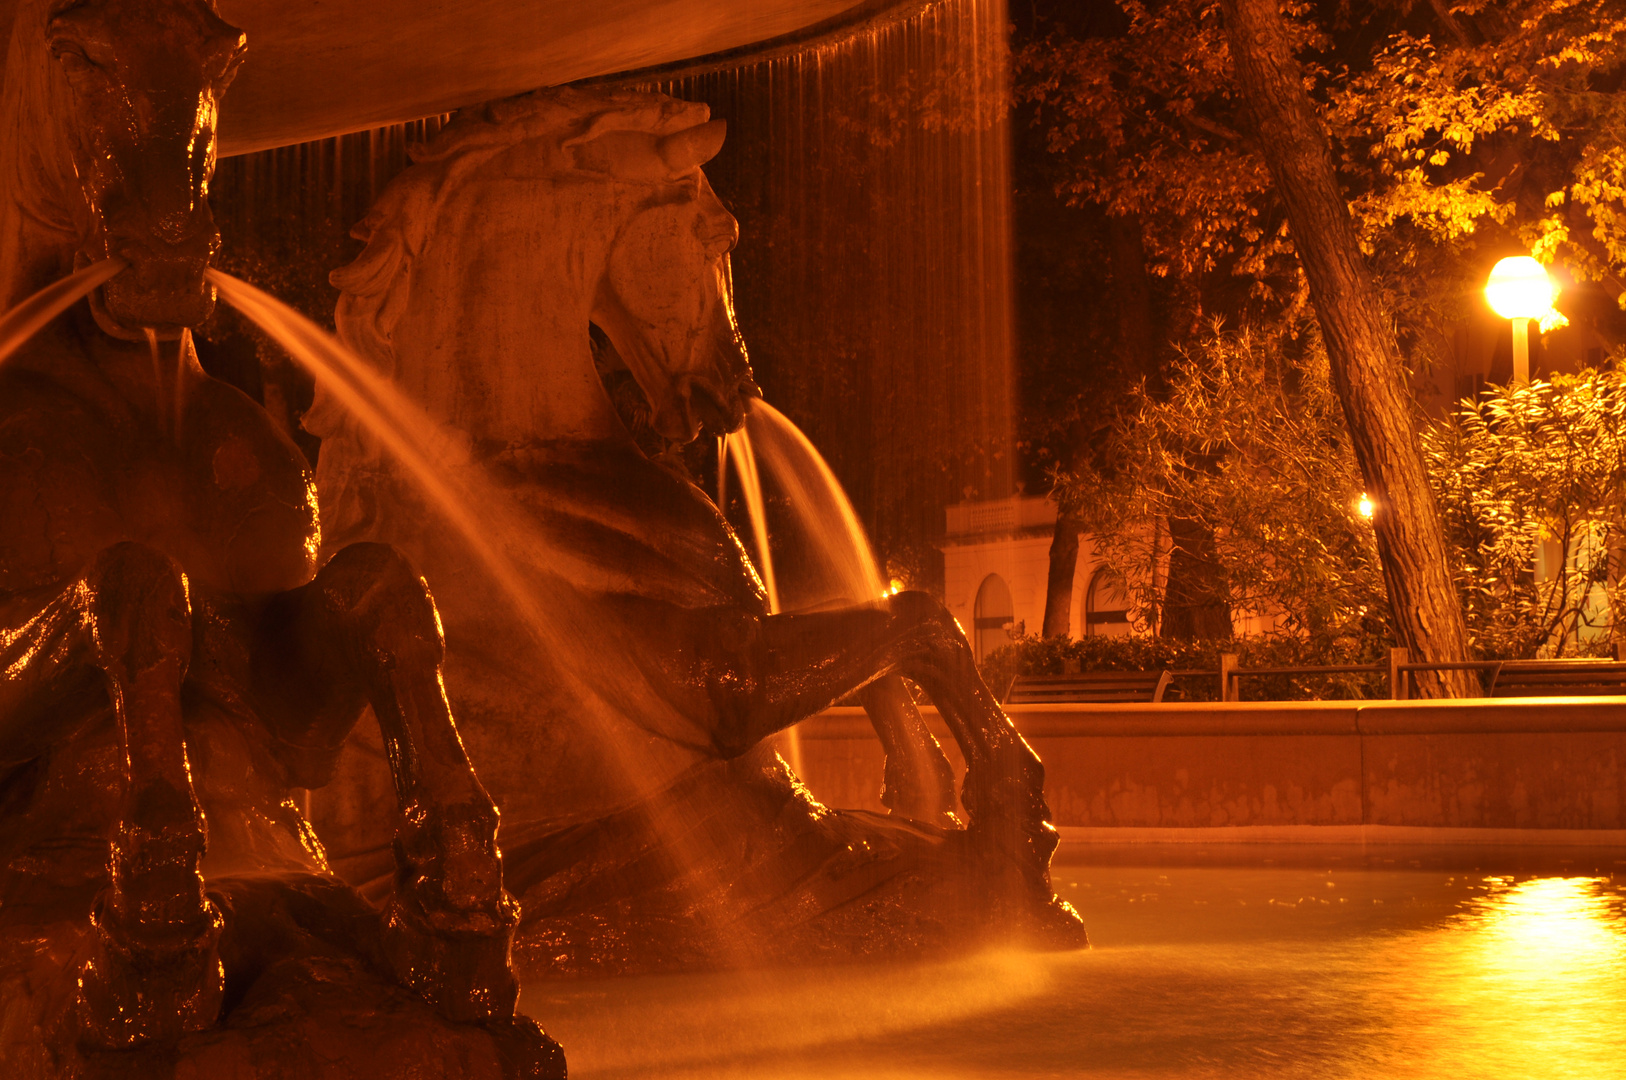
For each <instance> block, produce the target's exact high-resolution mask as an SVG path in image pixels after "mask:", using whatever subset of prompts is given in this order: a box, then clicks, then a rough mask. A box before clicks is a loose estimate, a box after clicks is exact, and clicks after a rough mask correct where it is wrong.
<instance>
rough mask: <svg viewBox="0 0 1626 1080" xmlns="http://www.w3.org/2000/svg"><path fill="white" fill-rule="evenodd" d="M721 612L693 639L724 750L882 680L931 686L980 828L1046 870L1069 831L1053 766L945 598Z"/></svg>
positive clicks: (978, 832) (973, 828) (902, 596)
mask: <svg viewBox="0 0 1626 1080" xmlns="http://www.w3.org/2000/svg"><path fill="white" fill-rule="evenodd" d="M697 614H699V613H697ZM711 619H712V626H711V627H710V628H708V629H699V628H697V630H696V632H695V633H694V634H693V635H692V637H691V640H694V641H696V642H697V651H696V654H695V656H696V660H697V661H698V662H697V664H696V666H695V669H694V670H695V675H696V679H695V681H696V682H699V683H701V684H702V685H703V686H704V687H705V691H706V693H707V695H708V697H709V698H710V699H711V701H712V703H713V705H714V707H715V708H716V710H717V712H718V715H719V717H720V723H719V726H718V728H717V731H716V733H715V735H714V740H715V742H716V744H717V748H718V750H719V751H720V752H721V753H723V754H724V755H725V756H732V755H735V754H740V753H744V752H745V751H746V750H748V749H750V748H751V747H752V746H755V745H756V744H757V743H758V742H760V741H761V740H762V739H764V738H767V737H768V736H769V735H772V734H774V733H775V732H777V731H780V730H782V729H783V728H785V727H788V726H790V725H791V724H794V723H796V722H797V721H798V720H800V719H802V718H804V717H806V716H810V715H812V714H813V713H815V712H817V711H819V710H820V709H823V708H825V707H827V706H829V705H830V704H832V703H833V702H834V701H836V700H837V699H839V698H841V697H843V696H844V695H846V694H849V693H852V692H853V691H854V690H857V689H860V688H863V687H867V686H869V685H870V684H872V683H873V682H874V681H875V680H876V679H878V678H881V677H882V676H885V675H889V674H894V673H895V674H899V675H903V676H905V677H907V678H909V679H912V680H914V681H915V682H916V683H918V684H919V685H920V686H921V687H922V689H924V690H925V691H926V694H927V696H928V697H930V698H931V699H932V702H933V704H935V705H936V706H937V708H938V711H939V713H940V714H941V715H942V717H943V720H944V722H945V723H946V724H947V725H948V727H949V730H950V731H951V732H952V733H953V735H954V739H955V742H956V743H957V744H958V745H959V747H960V750H961V752H962V753H963V754H964V756H965V760H966V777H965V782H964V786H963V788H962V795H961V801H962V802H963V803H964V804H965V808H966V813H967V815H968V817H969V822H968V824H967V829H968V831H969V832H970V833H971V834H973V835H974V836H975V837H977V838H978V839H979V840H981V841H984V842H986V843H988V844H989V845H991V846H992V847H994V848H996V849H998V850H1000V851H1003V852H1004V853H1006V854H1007V855H1010V856H1011V857H1013V858H1015V859H1016V860H1018V861H1019V862H1021V863H1022V864H1024V865H1025V866H1027V867H1029V868H1030V869H1031V870H1033V871H1035V872H1038V873H1040V874H1043V873H1045V872H1046V870H1047V868H1048V866H1049V863H1050V856H1051V855H1052V854H1053V853H1054V851H1055V847H1056V842H1057V833H1056V829H1055V826H1054V825H1052V824H1051V822H1050V810H1049V807H1048V806H1047V805H1046V804H1045V800H1044V767H1043V766H1042V765H1041V764H1040V763H1039V758H1038V756H1037V755H1036V754H1034V753H1033V750H1032V749H1031V748H1030V747H1029V746H1028V744H1027V742H1026V741H1025V740H1024V739H1023V738H1022V736H1021V735H1020V734H1019V733H1018V732H1017V730H1016V728H1015V727H1014V726H1013V725H1012V724H1011V721H1010V718H1009V717H1007V716H1006V715H1005V712H1004V710H1003V709H1001V708H1000V707H999V703H998V702H997V701H995V700H994V696H993V695H992V694H991V693H989V691H988V687H987V686H986V685H985V684H984V683H983V681H982V676H981V675H980V674H979V673H978V671H977V665H976V661H975V659H974V657H973V656H972V653H971V647H970V645H969V644H968V643H967V642H966V640H965V634H964V633H963V632H962V631H961V630H960V628H959V625H958V624H957V623H956V622H955V621H954V618H953V616H951V615H950V614H949V613H948V610H947V609H946V608H944V607H943V605H942V604H940V603H938V602H937V601H936V600H933V599H932V598H931V597H930V596H928V595H926V594H925V593H919V592H905V593H899V594H897V595H895V596H890V597H887V598H885V599H884V600H880V601H877V602H874V603H871V604H865V605H861V606H856V607H852V608H847V609H845V610H840V611H816V612H807V613H801V614H788V615H773V616H769V617H767V618H761V617H757V616H752V615H748V614H745V613H743V612H739V611H737V610H714V611H713V612H712V613H711Z"/></svg>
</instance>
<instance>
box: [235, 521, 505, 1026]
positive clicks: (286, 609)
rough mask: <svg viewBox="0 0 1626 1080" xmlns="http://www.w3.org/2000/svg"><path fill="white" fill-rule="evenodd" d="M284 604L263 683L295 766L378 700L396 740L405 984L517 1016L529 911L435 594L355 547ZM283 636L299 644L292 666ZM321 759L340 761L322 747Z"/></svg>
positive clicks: (391, 553) (469, 1008) (397, 900)
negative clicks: (479, 766)
mask: <svg viewBox="0 0 1626 1080" xmlns="http://www.w3.org/2000/svg"><path fill="white" fill-rule="evenodd" d="M275 607H276V608H277V609H278V610H279V611H280V615H279V616H277V617H274V618H273V619H272V620H271V622H272V623H273V624H274V625H272V626H270V627H268V628H267V629H268V630H269V631H270V632H269V633H267V634H266V635H265V636H266V639H267V642H266V646H267V652H266V655H267V657H268V658H269V659H268V662H267V664H268V666H267V668H266V670H265V671H264V672H262V674H261V676H260V677H259V678H258V679H257V683H258V684H259V685H260V686H261V688H262V692H264V693H265V694H266V696H267V697H272V698H276V699H278V700H277V704H276V705H275V706H274V707H273V708H272V709H270V710H269V714H270V717H271V720H270V722H271V723H272V724H273V725H274V726H275V728H276V733H277V735H278V736H279V737H280V739H281V740H282V741H283V744H284V753H283V756H284V757H286V758H290V759H292V760H295V761H297V760H299V758H300V756H301V755H300V754H299V753H297V752H294V751H295V750H296V749H302V748H309V747H324V748H328V749H330V750H336V749H337V747H338V745H339V744H340V742H341V741H342V740H343V738H344V736H345V734H347V733H348V731H349V729H350V727H351V726H352V725H353V724H354V723H355V720H356V718H357V716H358V714H359V713H360V711H361V707H362V705H364V704H370V705H371V706H372V709H373V713H374V715H375V716H376V717H377V720H378V724H379V729H380V731H381V733H382V735H383V739H384V747H385V752H386V755H387V757H388V760H389V766H390V772H391V775H392V777H393V780H394V783H395V792H396V798H397V803H398V806H399V810H400V818H399V820H398V823H397V830H396V838H395V855H396V865H397V873H396V892H395V896H394V898H393V899H392V900H391V902H390V905H389V908H388V910H387V912H386V914H385V923H384V940H385V949H386V952H387V954H388V959H389V962H390V964H391V966H392V967H393V969H394V972H395V975H396V977H397V978H399V979H400V980H401V981H402V982H403V983H404V984H406V985H407V986H409V987H411V988H412V989H414V990H416V991H417V992H418V993H419V994H420V995H421V996H423V997H424V998H425V999H426V1000H427V1001H429V1003H430V1004H432V1005H434V1006H435V1007H436V1008H437V1009H438V1010H440V1011H441V1012H442V1013H443V1014H445V1015H446V1016H448V1017H449V1018H451V1019H454V1020H461V1021H479V1020H490V1019H504V1018H508V1017H512V1016H513V1013H514V1003H515V1000H516V998H517V996H518V993H519V987H518V983H517V982H516V981H515V979H514V975H513V970H512V968H511V966H510V963H509V950H510V945H511V943H512V941H513V935H514V930H515V928H516V927H517V926H518V923H519V906H518V904H516V903H515V901H514V899H513V898H512V897H511V896H509V894H508V893H507V892H506V891H505V890H504V889H503V882H502V856H501V854H500V853H499V851H498V849H497V808H496V806H495V804H493V802H492V801H491V796H490V795H488V794H487V793H486V790H485V788H484V787H483V786H482V785H481V784H480V781H479V779H478V778H477V777H476V776H475V773H474V768H473V766H472V765H471V764H470V763H469V759H468V755H467V753H466V752H465V751H464V748H463V742H462V739H461V738H459V736H458V734H457V727H456V725H455V723H454V722H453V720H452V715H451V711H450V709H449V707H448V705H447V702H446V693H445V688H444V687H443V685H442V683H441V673H440V665H441V660H442V658H443V656H444V655H445V643H444V641H443V640H442V637H441V629H440V619H439V616H438V615H437V614H436V612H435V605H434V600H433V599H432V598H431V597H430V595H429V591H428V588H427V586H426V585H425V584H424V582H423V581H422V579H421V578H419V577H418V575H417V573H416V572H415V571H414V570H413V569H412V567H411V565H410V564H408V563H407V561H406V560H405V558H403V557H402V556H401V555H400V554H398V553H397V552H396V551H395V550H394V549H393V548H390V547H388V546H386V545H382V544H355V545H352V546H350V547H347V548H345V549H344V550H343V551H340V552H339V553H338V554H337V555H335V556H334V557H333V558H332V559H331V560H329V562H328V563H327V565H326V566H325V567H323V568H322V570H321V572H320V573H319V574H317V576H316V579H315V580H314V581H313V582H312V583H311V584H310V585H308V586H306V587H305V588H303V589H300V590H296V591H295V592H294V593H290V594H288V595H287V596H286V597H283V598H279V599H278V601H277V602H276V604H275ZM290 624H291V625H290ZM279 640H280V641H282V642H291V643H292V645H291V651H289V648H290V647H287V646H285V647H284V651H283V653H282V655H281V656H280V657H279V656H278V655H277V653H276V652H275V651H274V649H275V647H276V645H275V643H276V642H277V641H279ZM272 684H279V685H272ZM310 758H311V759H313V760H315V761H316V762H318V763H319V764H330V760H331V759H330V757H329V756H328V755H327V754H325V753H324V752H322V751H321V750H317V751H316V752H315V753H314V754H312V755H310ZM295 771H296V772H297V771H298V770H297V768H296V770H295ZM317 772H318V773H319V772H320V769H318V770H317ZM326 779H327V777H326V776H322V775H308V776H304V777H302V778H300V780H299V781H298V782H300V783H302V784H303V786H320V785H321V784H323V783H325V782H326Z"/></svg>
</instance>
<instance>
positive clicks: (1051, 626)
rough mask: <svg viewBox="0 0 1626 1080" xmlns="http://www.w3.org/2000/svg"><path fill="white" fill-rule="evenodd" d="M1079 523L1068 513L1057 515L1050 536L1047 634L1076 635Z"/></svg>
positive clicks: (1045, 602) (1046, 608)
mask: <svg viewBox="0 0 1626 1080" xmlns="http://www.w3.org/2000/svg"><path fill="white" fill-rule="evenodd" d="M1078 533H1079V523H1078V519H1077V518H1075V517H1070V516H1069V515H1067V514H1057V515H1056V531H1055V532H1054V533H1052V534H1051V535H1050V573H1049V575H1048V576H1047V577H1046V579H1045V596H1044V631H1043V633H1044V636H1045V637H1059V638H1065V637H1072V636H1073V579H1074V576H1075V575H1076V574H1077V573H1078Z"/></svg>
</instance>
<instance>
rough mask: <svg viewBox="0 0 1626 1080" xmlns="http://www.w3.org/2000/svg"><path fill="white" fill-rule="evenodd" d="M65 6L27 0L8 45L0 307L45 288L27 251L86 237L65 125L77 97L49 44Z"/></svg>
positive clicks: (1, 125)
mask: <svg viewBox="0 0 1626 1080" xmlns="http://www.w3.org/2000/svg"><path fill="white" fill-rule="evenodd" d="M60 6H61V4H60V2H53V0H23V2H22V4H21V5H20V6H19V8H18V11H17V18H16V22H15V23H14V25H13V27H12V33H11V41H10V44H9V46H8V53H7V58H6V66H5V80H4V90H3V92H0V187H3V188H4V191H5V196H4V200H3V201H0V256H4V258H0V309H3V308H6V307H9V306H10V305H11V304H12V303H14V302H15V301H17V300H18V299H20V298H21V297H22V296H23V295H26V294H28V293H31V292H33V291H34V290H35V289H37V288H39V287H41V286H43V285H45V284H46V283H47V282H46V281H45V280H31V278H32V277H33V276H35V275H31V274H30V270H31V268H30V267H28V266H27V265H25V263H26V262H27V261H28V260H27V248H28V247H29V246H31V245H41V244H48V245H50V246H59V247H61V246H69V245H72V244H73V243H74V242H75V241H77V240H79V239H81V238H82V237H81V229H82V223H81V222H80V221H78V220H76V215H75V213H74V205H75V203H74V198H73V197H71V196H73V195H74V194H75V192H76V189H77V185H78V180H77V178H76V177H75V176H74V171H73V161H72V156H71V153H70V144H69V141H68V140H69V139H70V137H71V136H70V133H69V130H68V127H67V124H66V122H65V121H66V118H68V117H70V116H72V115H73V110H72V96H73V91H72V88H71V87H70V86H69V85H68V80H67V78H66V77H65V76H64V75H63V74H62V71H61V68H60V65H58V64H57V63H56V62H55V60H54V59H53V58H52V56H51V52H50V49H49V48H47V47H45V45H44V43H45V27H46V24H47V23H48V22H49V20H50V16H51V11H52V9H53V8H56V7H60ZM30 234H33V235H30ZM36 274H37V271H36Z"/></svg>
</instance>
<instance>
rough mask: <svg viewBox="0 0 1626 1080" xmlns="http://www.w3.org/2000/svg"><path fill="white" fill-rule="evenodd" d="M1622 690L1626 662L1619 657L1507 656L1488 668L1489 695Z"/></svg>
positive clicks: (1624, 688) (1597, 693) (1624, 689)
mask: <svg viewBox="0 0 1626 1080" xmlns="http://www.w3.org/2000/svg"><path fill="white" fill-rule="evenodd" d="M1623 694H1626V663H1622V662H1621V661H1618V660H1507V661H1504V662H1503V663H1501V664H1500V665H1498V666H1497V667H1495V668H1493V669H1492V671H1491V685H1490V696H1491V697H1499V698H1506V697H1571V696H1580V695H1589V696H1602V695H1623Z"/></svg>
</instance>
